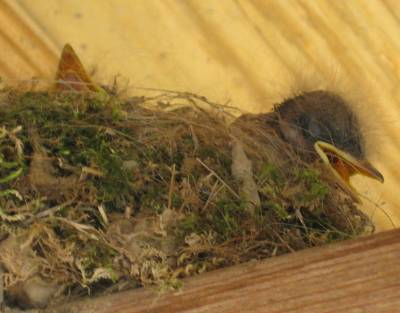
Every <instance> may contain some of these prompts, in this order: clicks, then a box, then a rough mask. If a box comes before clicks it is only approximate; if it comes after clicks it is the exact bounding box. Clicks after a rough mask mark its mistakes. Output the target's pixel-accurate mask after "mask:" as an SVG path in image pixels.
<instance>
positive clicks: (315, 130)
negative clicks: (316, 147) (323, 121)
mask: <svg viewBox="0 0 400 313" xmlns="http://www.w3.org/2000/svg"><path fill="white" fill-rule="evenodd" d="M308 131H309V133H310V135H311V136H313V137H315V138H319V137H321V135H322V130H321V127H320V126H319V123H318V122H317V121H316V120H314V119H311V120H310V122H309V123H308Z"/></svg>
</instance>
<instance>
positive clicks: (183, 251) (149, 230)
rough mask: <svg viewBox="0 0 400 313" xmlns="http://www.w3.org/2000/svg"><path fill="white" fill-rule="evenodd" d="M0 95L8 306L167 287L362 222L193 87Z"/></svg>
mask: <svg viewBox="0 0 400 313" xmlns="http://www.w3.org/2000/svg"><path fill="white" fill-rule="evenodd" d="M0 99H1V100H0V101H1V103H0V187H1V191H0V219H1V224H0V238H1V242H0V261H1V264H2V267H3V271H4V273H3V279H4V288H5V291H6V293H7V297H8V300H9V301H13V300H14V301H15V302H17V303H18V304H19V305H22V306H25V307H28V306H41V305H45V304H47V302H48V300H49V298H50V297H52V298H53V299H57V298H59V299H61V298H62V297H63V296H66V295H68V296H81V295H84V294H87V293H107V292H112V291H116V290H121V289H126V288H131V287H139V286H146V285H156V286H158V288H159V289H160V290H166V289H169V288H179V287H180V286H181V278H183V277H186V276H191V275H194V274H199V273H202V272H205V271H209V270H212V269H216V268H221V267H225V266H229V265H232V264H237V263H240V262H245V261H248V260H252V259H263V258H267V257H272V256H277V255H281V254H284V253H288V252H292V251H296V250H299V249H304V248H307V247H313V246H318V245H323V244H327V243H330V242H333V241H337V240H343V239H347V238H353V237H356V236H359V235H361V234H365V233H370V232H372V227H371V223H370V221H369V219H368V218H367V217H366V216H365V215H364V214H362V213H361V212H360V211H359V210H358V209H357V208H356V207H355V206H354V204H353V203H352V201H351V200H349V199H348V198H346V197H345V196H344V195H343V194H342V192H340V191H339V190H337V189H336V188H334V187H333V185H332V184H331V183H330V182H329V180H326V179H323V178H322V176H321V171H320V169H319V168H318V166H312V167H311V166H309V165H307V164H304V163H303V162H301V160H299V159H298V158H297V157H296V155H295V154H294V153H293V151H292V150H291V149H290V147H289V146H287V145H286V144H285V143H283V142H282V141H281V140H279V138H277V135H276V134H274V133H273V132H272V131H271V132H265V130H258V129H257V125H254V124H252V125H246V124H245V121H243V123H234V124H233V125H230V124H231V122H232V121H233V120H234V116H233V115H232V114H231V109H229V108H226V107H224V106H221V105H217V104H214V103H211V102H210V101H208V100H207V99H205V98H203V97H199V96H196V95H193V94H188V93H175V92H166V93H161V94H158V95H155V96H146V97H135V98H125V99H123V98H122V97H119V96H117V95H112V94H109V95H106V94H104V93H95V92H93V93H85V94H83V93H77V92H35V91H30V92H23V91H17V90H14V89H4V90H2V91H1V93H0ZM249 129H251V131H248V130H249ZM33 290H35V291H33ZM34 292H37V293H40V296H37V297H36V298H35V297H34V296H32V295H31V293H34Z"/></svg>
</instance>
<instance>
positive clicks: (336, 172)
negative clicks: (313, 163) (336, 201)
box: [314, 141, 384, 203]
mask: <svg viewBox="0 0 400 313" xmlns="http://www.w3.org/2000/svg"><path fill="white" fill-rule="evenodd" d="M314 149H315V151H316V152H317V153H318V155H319V156H320V158H321V159H322V161H323V162H324V164H325V165H326V166H327V167H328V168H329V170H330V171H331V172H332V174H333V176H334V178H335V180H336V182H337V183H338V185H339V187H340V188H342V189H343V191H344V192H346V193H347V194H348V195H349V196H350V197H351V198H352V199H353V200H354V201H356V202H357V203H361V200H360V197H359V195H358V192H357V191H356V189H355V188H354V187H353V186H352V185H351V184H350V177H351V176H353V175H355V174H361V175H363V176H367V177H370V178H373V179H376V180H378V181H380V182H381V183H383V182H384V178H383V175H382V174H381V173H380V172H379V171H378V170H377V169H376V168H375V167H374V166H372V164H371V163H369V162H368V161H366V160H358V159H356V158H355V157H353V156H352V155H350V154H348V153H347V152H344V151H342V150H340V149H338V148H336V147H335V146H333V145H331V144H329V143H327V142H324V141H317V142H315V143H314Z"/></svg>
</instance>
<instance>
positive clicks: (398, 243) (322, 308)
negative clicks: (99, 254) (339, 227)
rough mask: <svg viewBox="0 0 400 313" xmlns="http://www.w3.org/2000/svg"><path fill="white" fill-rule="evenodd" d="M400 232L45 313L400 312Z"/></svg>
mask: <svg viewBox="0 0 400 313" xmlns="http://www.w3.org/2000/svg"><path fill="white" fill-rule="evenodd" d="M399 259H400V229H396V230H391V231H387V232H383V233H379V234H375V235H372V236H368V237H364V238H360V239H357V240H349V241H345V242H341V243H337V244H333V245H329V246H324V247H317V248H312V249H306V250H302V251H299V252H295V253H292V254H287V255H284V256H280V257H276V258H272V259H267V260H263V261H257V262H256V261H254V262H249V263H245V264H240V265H237V266H232V267H228V268H224V269H220V270H216V271H212V272H209V273H205V274H203V275H199V276H196V277H192V278H189V279H186V280H184V287H183V290H182V291H180V292H175V293H167V294H163V295H158V294H157V293H156V292H155V291H154V290H153V289H151V288H143V289H136V290H131V291H125V292H121V293H117V294H113V295H110V296H105V297H99V298H94V299H87V300H82V301H79V302H76V303H70V304H67V305H64V306H60V307H55V308H48V309H46V310H45V311H44V312H46V313H61V312H72V313H73V312H88V313H90V312H96V313H111V312H120V313H143V312H147V313H155V312H167V313H168V312H174V313H180V312H186V313H188V312H209V313H212V312H218V313H224V312H230V313H231V312H249V313H250V312H252V313H256V312H274V313H278V312H279V313H283V312H285V313H288V312H321V313H328V312H336V313H337V312H350V313H351V312H374V313H380V312H399V311H397V310H400V262H399Z"/></svg>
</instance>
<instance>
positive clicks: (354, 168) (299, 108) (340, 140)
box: [274, 90, 384, 202]
mask: <svg viewBox="0 0 400 313" xmlns="http://www.w3.org/2000/svg"><path fill="white" fill-rule="evenodd" d="M274 117H275V118H274V120H275V121H276V128H277V129H278V133H279V134H280V136H281V137H282V138H283V139H284V140H285V141H287V142H288V143H289V144H291V145H292V146H293V148H294V150H295V151H296V152H297V153H298V154H299V156H300V157H301V158H302V159H304V160H306V161H307V162H314V161H318V160H320V161H322V162H323V164H324V165H325V166H326V167H327V169H328V171H329V172H330V174H332V175H331V176H332V177H333V178H334V180H335V181H336V183H337V184H338V185H339V186H340V187H341V188H342V189H343V191H344V192H346V193H347V194H348V195H349V196H350V197H351V198H353V200H355V201H356V202H360V199H359V196H358V193H357V191H356V190H355V188H354V187H353V186H352V185H351V183H350V177H351V176H353V175H355V174H361V175H364V176H367V177H370V178H373V179H376V180H378V181H380V182H383V181H384V178H383V175H382V174H381V173H380V172H379V171H378V170H377V169H376V168H375V167H374V166H373V165H372V164H371V163H370V162H369V161H368V160H367V159H366V154H365V148H364V138H363V136H362V133H361V131H360V125H359V122H358V120H357V117H356V115H355V114H354V113H353V112H352V110H351V109H350V107H349V105H348V104H347V103H346V102H345V101H344V100H343V99H342V98H341V97H340V96H338V95H336V94H333V93H331V92H327V91H322V90H318V91H311V92H305V93H302V94H300V95H298V96H295V97H293V98H290V99H288V100H285V101H284V102H282V103H281V104H280V105H278V106H276V107H275V110H274Z"/></svg>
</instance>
